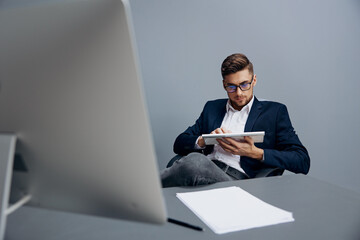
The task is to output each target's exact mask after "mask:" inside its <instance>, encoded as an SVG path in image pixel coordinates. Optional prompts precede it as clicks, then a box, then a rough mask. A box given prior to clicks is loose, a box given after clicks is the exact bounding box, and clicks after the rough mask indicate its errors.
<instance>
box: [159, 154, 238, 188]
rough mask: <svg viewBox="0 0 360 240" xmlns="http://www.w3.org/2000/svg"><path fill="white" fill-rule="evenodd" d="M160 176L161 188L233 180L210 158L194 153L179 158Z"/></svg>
mask: <svg viewBox="0 0 360 240" xmlns="http://www.w3.org/2000/svg"><path fill="white" fill-rule="evenodd" d="M160 174H161V182H162V185H163V187H175V186H197V185H206V184H212V183H216V182H224V181H232V180H235V179H234V178H233V177H231V176H229V175H227V174H226V173H225V172H224V171H223V170H221V169H220V168H219V167H218V166H216V165H215V163H213V162H212V161H211V159H210V158H208V157H207V156H205V155H203V154H201V153H196V152H194V153H190V154H189V155H187V156H185V157H182V158H180V159H179V160H177V161H176V162H174V164H173V165H172V166H171V167H169V168H165V169H164V170H162V171H161V173H160Z"/></svg>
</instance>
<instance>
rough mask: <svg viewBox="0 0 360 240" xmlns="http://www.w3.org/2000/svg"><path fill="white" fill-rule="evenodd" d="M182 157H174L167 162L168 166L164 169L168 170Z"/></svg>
mask: <svg viewBox="0 0 360 240" xmlns="http://www.w3.org/2000/svg"><path fill="white" fill-rule="evenodd" d="M182 157H183V156H181V155H176V156H175V157H173V158H172V159H171V160H170V161H169V162H168V164H167V165H166V168H169V167H171V166H172V165H173V164H174V162H176V161H177V160H179V159H180V158H182Z"/></svg>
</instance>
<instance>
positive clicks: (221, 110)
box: [210, 100, 227, 131]
mask: <svg viewBox="0 0 360 240" xmlns="http://www.w3.org/2000/svg"><path fill="white" fill-rule="evenodd" d="M226 104H227V100H226V101H224V102H223V103H221V104H220V106H219V109H218V111H216V112H217V114H216V117H215V119H214V121H213V125H212V126H211V127H210V128H211V129H212V130H215V129H216V128H219V127H221V123H222V121H223V120H224V117H225V114H226ZM212 130H211V131H212Z"/></svg>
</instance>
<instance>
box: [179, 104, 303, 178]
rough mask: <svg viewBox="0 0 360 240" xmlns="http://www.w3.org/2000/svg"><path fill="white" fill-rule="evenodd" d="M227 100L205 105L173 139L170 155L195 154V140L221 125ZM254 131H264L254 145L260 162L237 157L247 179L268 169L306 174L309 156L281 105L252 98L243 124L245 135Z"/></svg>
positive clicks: (207, 151) (207, 148)
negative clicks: (260, 158) (259, 156)
mask: <svg viewBox="0 0 360 240" xmlns="http://www.w3.org/2000/svg"><path fill="white" fill-rule="evenodd" d="M227 101H228V99H218V100H213V101H209V102H207V103H206V104H205V107H204V109H203V111H202V113H201V115H200V117H199V118H198V119H197V120H196V122H195V124H194V125H193V126H191V127H189V128H187V129H186V130H185V132H183V133H181V134H180V135H179V136H178V137H177V138H176V140H175V143H174V152H175V153H176V154H179V155H183V156H185V155H187V154H189V153H191V152H196V151H199V150H196V149H195V142H196V140H197V138H198V137H199V136H200V135H201V134H207V133H210V132H212V131H213V130H215V129H216V128H219V127H220V126H221V123H222V121H223V118H224V116H225V113H226V103H227ZM254 131H265V137H264V142H263V143H256V144H255V145H256V146H257V147H259V148H261V149H263V150H264V161H263V162H260V161H258V160H255V159H252V158H249V157H241V161H240V165H241V167H242V169H244V171H245V172H246V173H247V174H248V175H249V176H250V177H254V176H255V175H256V174H257V173H258V172H259V170H261V169H263V168H269V167H270V168H271V167H273V168H275V167H277V168H281V169H286V170H289V171H291V172H294V173H304V174H307V173H308V172H309V169H310V157H309V154H308V152H307V150H306V148H305V147H304V146H303V145H302V143H301V142H300V140H299V138H298V136H297V135H296V133H295V131H294V128H293V127H292V125H291V122H290V118H289V113H288V111H287V108H286V106H285V105H284V104H281V103H277V102H272V101H259V100H258V99H257V98H256V97H255V98H254V103H253V106H252V108H251V110H250V113H249V117H248V119H247V122H246V124H245V132H254ZM213 149H214V146H207V147H206V148H205V149H203V150H201V152H203V153H204V154H205V155H208V154H210V153H211V152H212V151H213Z"/></svg>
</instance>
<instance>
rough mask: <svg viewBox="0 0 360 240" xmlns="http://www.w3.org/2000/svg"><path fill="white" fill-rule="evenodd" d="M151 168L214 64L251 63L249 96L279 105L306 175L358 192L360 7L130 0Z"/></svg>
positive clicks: (333, 2)
mask: <svg viewBox="0 0 360 240" xmlns="http://www.w3.org/2000/svg"><path fill="white" fill-rule="evenodd" d="M131 4H132V11H133V13H132V14H133V18H134V26H135V33H136V37H137V45H138V50H139V55H140V62H141V70H142V75H143V80H144V85H145V91H146V99H147V104H148V107H149V113H150V119H151V125H152V128H153V135H154V140H155V146H156V152H157V155H158V160H159V167H160V168H164V167H165V165H166V163H167V162H168V161H169V159H170V158H171V157H172V156H173V155H174V154H173V152H172V144H173V142H174V140H175V138H176V136H177V135H178V134H179V133H180V132H182V131H184V130H185V129H186V128H187V127H188V126H190V125H192V124H193V123H194V121H195V120H196V119H197V117H198V116H199V114H200V112H201V110H202V107H203V105H204V103H205V102H206V101H207V100H209V99H216V98H223V97H226V93H225V92H224V90H223V89H222V86H221V80H222V79H221V75H220V64H221V62H222V61H223V59H224V58H225V57H226V56H228V55H229V54H231V53H235V52H242V53H245V54H246V55H247V56H248V57H249V58H250V59H251V60H252V62H253V63H254V67H255V72H256V74H257V77H258V78H257V79H258V84H257V86H256V87H255V95H256V96H257V97H259V98H266V99H270V100H276V101H280V102H283V103H285V104H286V105H287V106H288V110H289V113H290V117H291V120H292V123H293V125H294V127H295V129H296V131H297V133H298V135H299V137H300V139H301V141H302V142H303V144H304V145H305V146H306V147H307V148H308V151H309V153H310V157H311V160H312V162H311V170H310V173H309V175H310V176H313V177H316V178H319V179H323V180H325V181H328V182H331V183H334V184H337V185H341V186H344V187H346V188H349V189H353V190H355V191H358V192H360V175H359V170H360V157H359V155H360V154H359V150H358V149H359V147H360V127H359V123H360V100H359V91H360V81H359V76H360V64H359V63H360V1H358V0H316V1H313V0H302V1H290V0H289V1H288V0H272V1H267V0H221V1H219V0H191V1H190V0H182V1H180V0H131Z"/></svg>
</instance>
